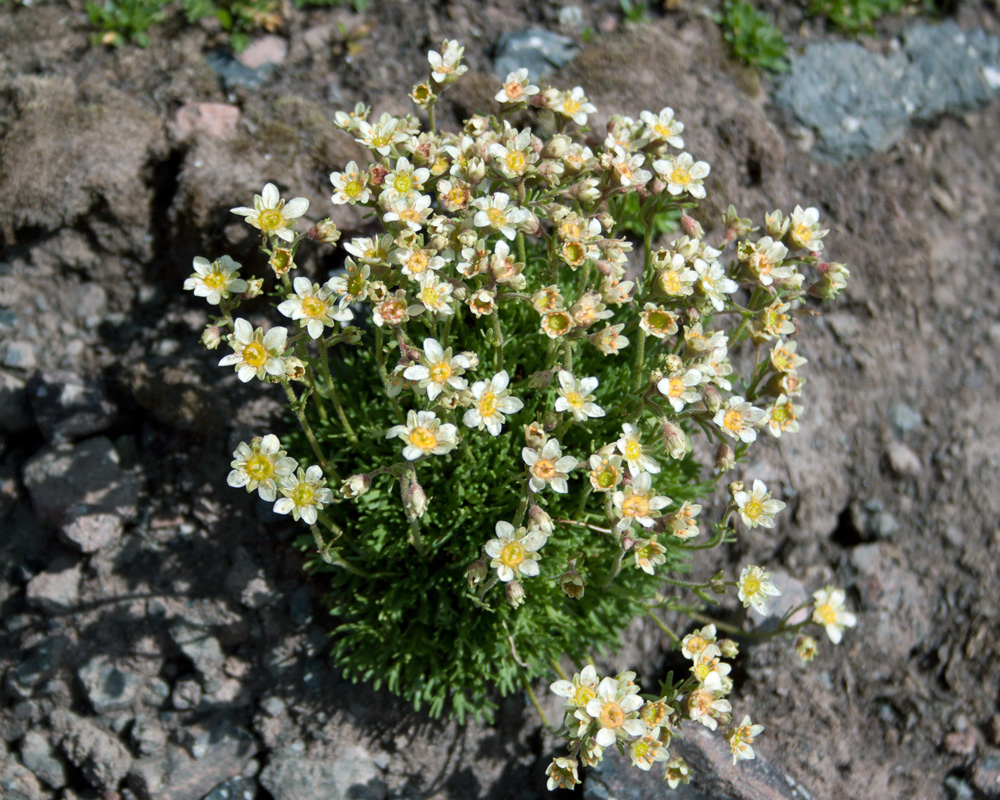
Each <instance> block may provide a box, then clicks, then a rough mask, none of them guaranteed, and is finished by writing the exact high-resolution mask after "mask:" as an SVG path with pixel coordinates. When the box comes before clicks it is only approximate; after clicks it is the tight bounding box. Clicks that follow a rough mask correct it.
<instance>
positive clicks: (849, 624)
mask: <svg viewBox="0 0 1000 800" xmlns="http://www.w3.org/2000/svg"><path fill="white" fill-rule="evenodd" d="M813 600H814V601H815V605H814V607H813V615H812V619H813V622H815V623H816V624H817V625H822V626H823V627H824V628H826V635H827V636H829V637H830V641H831V642H833V643H834V644H840V640H841V638H843V635H844V628H853V627H854V626H855V625H856V624H857V622H858V618H857V617H855V616H854V614H852V613H851V612H850V611H848V610H847V608H846V607H845V606H844V601H845V600H846V595H845V594H844V590H843V589H838V588H837V587H835V586H827V587H826V588H824V589H820V590H819V591H817V592H814V593H813Z"/></svg>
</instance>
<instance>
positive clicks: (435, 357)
mask: <svg viewBox="0 0 1000 800" xmlns="http://www.w3.org/2000/svg"><path fill="white" fill-rule="evenodd" d="M424 355H425V356H427V360H428V361H430V362H431V363H432V364H435V363H437V362H438V361H440V360H441V359H443V358H444V349H443V348H442V347H441V343H440V342H439V341H438V340H437V339H424Z"/></svg>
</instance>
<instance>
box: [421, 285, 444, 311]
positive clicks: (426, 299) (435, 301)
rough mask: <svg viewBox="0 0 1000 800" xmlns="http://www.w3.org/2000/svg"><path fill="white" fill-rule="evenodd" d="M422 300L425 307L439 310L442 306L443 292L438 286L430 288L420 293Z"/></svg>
mask: <svg viewBox="0 0 1000 800" xmlns="http://www.w3.org/2000/svg"><path fill="white" fill-rule="evenodd" d="M420 299H421V300H422V301H423V303H424V305H425V306H429V307H430V308H437V307H438V306H439V305H441V290H440V289H438V288H437V287H436V286H428V287H426V288H425V289H423V290H421V292H420Z"/></svg>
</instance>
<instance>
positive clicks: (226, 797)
mask: <svg viewBox="0 0 1000 800" xmlns="http://www.w3.org/2000/svg"><path fill="white" fill-rule="evenodd" d="M256 796H257V785H256V782H255V781H254V780H252V779H250V778H230V779H229V780H228V781H226V782H225V783H220V784H219V785H218V786H216V787H215V788H214V789H212V791H210V792H209V793H208V794H206V795H205V797H204V800H253V798H254V797H256Z"/></svg>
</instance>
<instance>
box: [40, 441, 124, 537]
mask: <svg viewBox="0 0 1000 800" xmlns="http://www.w3.org/2000/svg"><path fill="white" fill-rule="evenodd" d="M23 477H24V483H25V486H26V487H27V488H28V493H29V494H30V496H31V503H32V505H33V507H34V509H35V513H36V514H37V515H38V517H39V519H40V520H41V521H42V522H43V523H45V524H46V525H50V526H52V527H54V528H58V527H60V526H62V525H64V524H67V523H68V522H70V521H71V520H73V519H74V518H76V517H78V516H82V515H85V514H94V513H103V514H113V515H116V516H118V517H121V518H122V519H125V520H130V519H133V518H134V517H135V515H136V503H137V500H138V494H139V481H138V478H137V477H136V476H135V474H134V473H132V472H128V471H127V470H123V469H122V468H121V465H120V459H119V457H118V452H117V451H116V450H115V448H114V445H113V444H112V443H111V440H110V439H108V438H106V437H104V436H95V437H94V438H93V439H87V440H86V441H84V442H81V443H80V444H78V445H76V446H73V445H70V444H68V443H63V444H58V445H55V446H53V447H46V448H43V449H42V450H41V451H39V452H38V453H37V454H36V455H34V456H33V457H32V458H31V459H30V460H29V461H28V462H27V463H26V464H25V466H24V470H23Z"/></svg>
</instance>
